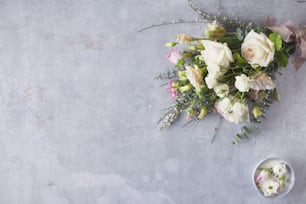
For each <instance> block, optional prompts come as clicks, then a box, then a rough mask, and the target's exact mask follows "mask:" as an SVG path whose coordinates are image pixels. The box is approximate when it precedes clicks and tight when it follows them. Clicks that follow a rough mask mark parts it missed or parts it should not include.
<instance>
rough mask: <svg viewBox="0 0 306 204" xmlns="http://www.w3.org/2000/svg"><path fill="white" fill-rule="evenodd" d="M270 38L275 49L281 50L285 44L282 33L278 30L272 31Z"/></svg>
mask: <svg viewBox="0 0 306 204" xmlns="http://www.w3.org/2000/svg"><path fill="white" fill-rule="evenodd" d="M269 39H270V40H271V41H272V42H273V43H274V46H275V50H276V51H280V49H281V48H282V44H283V41H282V38H281V36H280V34H279V33H278V32H275V33H271V34H270V35H269Z"/></svg>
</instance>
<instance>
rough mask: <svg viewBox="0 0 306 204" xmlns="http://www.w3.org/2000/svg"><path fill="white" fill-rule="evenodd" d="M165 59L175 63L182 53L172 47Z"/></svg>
mask: <svg viewBox="0 0 306 204" xmlns="http://www.w3.org/2000/svg"><path fill="white" fill-rule="evenodd" d="M167 59H168V60H169V61H170V62H172V63H173V64H176V63H177V62H178V61H179V60H180V59H182V55H181V53H180V52H179V51H178V50H177V49H175V48H172V49H171V50H170V52H169V54H168V56H167Z"/></svg>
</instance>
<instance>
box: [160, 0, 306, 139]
mask: <svg viewBox="0 0 306 204" xmlns="http://www.w3.org/2000/svg"><path fill="white" fill-rule="evenodd" d="M189 1H190V3H191V4H190V6H191V8H192V9H193V10H194V11H195V12H196V13H197V14H198V15H199V17H200V18H202V19H205V20H207V19H208V20H211V21H212V23H209V24H207V27H206V29H205V37H194V36H191V35H187V34H179V35H177V36H176V40H175V41H173V42H168V43H167V44H166V46H167V47H170V48H171V50H170V53H169V55H168V57H167V58H168V60H169V61H170V62H172V63H173V64H174V65H175V68H174V69H173V72H171V73H170V72H168V73H167V74H166V75H163V74H162V75H160V76H159V78H161V79H164V78H166V79H169V80H170V81H169V83H168V85H169V90H170V93H171V96H172V98H173V99H174V100H175V105H174V106H171V107H169V108H167V109H166V111H165V113H164V115H163V117H162V118H161V120H160V124H161V128H164V127H167V126H169V125H171V124H172V123H173V122H174V121H175V120H176V119H177V118H178V116H179V115H180V114H181V113H182V112H185V113H186V115H187V118H188V119H189V120H201V119H203V118H205V116H206V115H207V114H209V113H218V114H220V115H221V116H222V117H223V118H224V119H226V120H227V121H230V122H234V123H239V122H244V121H249V122H252V123H259V122H260V121H261V119H262V118H264V113H265V111H266V109H267V108H269V107H270V105H271V104H272V103H273V102H274V101H275V100H279V95H278V92H277V87H276V84H275V79H276V76H277V73H279V71H280V69H282V68H283V67H286V65H287V63H288V58H289V57H290V56H291V55H292V54H293V53H294V52H295V51H297V53H296V58H295V61H294V64H295V67H296V68H298V67H300V66H301V65H302V63H303V62H304V61H305V59H306V41H304V40H306V32H304V31H303V30H301V29H299V28H298V27H297V26H296V25H295V24H294V23H293V22H291V21H287V22H286V23H285V24H283V25H281V26H275V20H274V19H272V18H267V19H266V21H265V26H259V25H256V24H254V23H252V22H247V21H241V20H239V19H231V18H229V17H227V16H224V15H212V14H209V13H207V12H205V11H204V10H203V9H201V8H199V7H197V6H195V5H193V4H192V1H191V0H189ZM252 123H251V124H252ZM251 127H252V126H246V125H245V126H243V127H242V128H241V130H242V132H241V133H238V134H237V135H236V136H235V140H234V141H233V143H235V142H237V141H240V140H241V139H242V138H243V137H246V136H248V134H249V133H250V132H251V129H252V128H251Z"/></svg>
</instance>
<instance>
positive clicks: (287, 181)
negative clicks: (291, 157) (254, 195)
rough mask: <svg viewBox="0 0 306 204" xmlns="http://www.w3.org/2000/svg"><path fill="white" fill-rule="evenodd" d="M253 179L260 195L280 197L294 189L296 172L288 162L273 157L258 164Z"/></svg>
mask: <svg viewBox="0 0 306 204" xmlns="http://www.w3.org/2000/svg"><path fill="white" fill-rule="evenodd" d="M252 180H253V184H254V187H255V189H256V191H257V192H259V194H260V195H262V196H264V197H266V198H280V197H283V196H285V195H286V194H287V193H289V192H290V191H291V190H292V188H293V186H294V181H295V174H294V171H293V168H292V166H291V165H290V164H289V163H288V162H286V161H284V160H282V159H279V158H275V157H271V158H267V159H264V160H262V161H260V162H259V163H258V164H257V165H256V167H255V169H254V171H253V175H252Z"/></svg>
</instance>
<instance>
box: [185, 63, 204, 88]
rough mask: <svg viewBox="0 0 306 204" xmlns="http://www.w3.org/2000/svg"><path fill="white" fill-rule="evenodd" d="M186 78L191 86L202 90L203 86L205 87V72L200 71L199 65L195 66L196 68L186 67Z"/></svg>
mask: <svg viewBox="0 0 306 204" xmlns="http://www.w3.org/2000/svg"><path fill="white" fill-rule="evenodd" d="M186 76H187V78H188V80H189V82H190V83H191V85H192V86H193V87H194V88H196V89H200V88H201V85H203V83H204V81H203V71H202V70H201V69H199V67H198V66H197V65H194V67H191V66H187V67H186Z"/></svg>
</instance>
